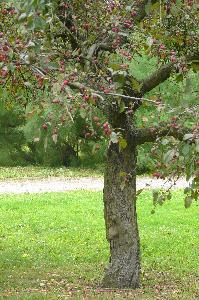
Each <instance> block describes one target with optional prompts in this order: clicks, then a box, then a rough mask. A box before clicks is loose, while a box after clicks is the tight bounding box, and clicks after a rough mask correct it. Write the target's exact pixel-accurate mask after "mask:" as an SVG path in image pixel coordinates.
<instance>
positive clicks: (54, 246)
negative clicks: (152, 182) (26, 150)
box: [0, 191, 199, 300]
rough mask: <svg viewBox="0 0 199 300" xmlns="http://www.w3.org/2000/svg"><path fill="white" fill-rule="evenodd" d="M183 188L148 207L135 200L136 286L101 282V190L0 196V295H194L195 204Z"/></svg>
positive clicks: (197, 267)
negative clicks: (186, 200)
mask: <svg viewBox="0 0 199 300" xmlns="http://www.w3.org/2000/svg"><path fill="white" fill-rule="evenodd" d="M182 196H183V194H182V193H181V192H180V191H175V192H174V196H173V198H172V200H170V201H168V202H167V203H165V204H164V205H163V206H161V207H158V208H157V209H156V212H155V214H151V209H152V200H151V196H150V192H149V191H146V192H145V193H143V194H141V195H140V197H139V199H138V216H139V224H140V236H141V248H142V286H141V288H140V289H138V290H137V291H132V290H126V291H123V292H121V291H119V290H106V289H101V288H100V287H99V282H100V279H101V278H102V275H103V269H104V267H105V265H106V263H107V261H108V244H107V243H106V240H105V233H104V221H103V204H102V194H101V193H99V192H88V191H76V192H68V193H49V194H47V193H46V194H39V195H37V194H34V195H33V194H32V195H31V194H24V195H12V196H10V195H9V196H8V195H7V196H6V195H0V269H1V271H0V274H1V275H0V295H1V296H0V299H21V300H24V299H25V300H26V299H34V300H35V299H36V300H37V299H39V300H40V299H141V300H142V299H188V300H190V299H191V300H192V299H198V298H199V283H198V282H199V207H198V204H197V203H194V204H193V205H192V206H191V207H190V208H189V209H185V208H184V205H183V200H182Z"/></svg>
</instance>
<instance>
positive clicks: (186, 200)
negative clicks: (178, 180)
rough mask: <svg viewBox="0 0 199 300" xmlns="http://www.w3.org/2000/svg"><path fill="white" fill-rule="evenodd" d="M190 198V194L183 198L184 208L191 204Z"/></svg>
mask: <svg viewBox="0 0 199 300" xmlns="http://www.w3.org/2000/svg"><path fill="white" fill-rule="evenodd" d="M192 200H193V199H192V198H191V197H190V196H187V197H185V199H184V206H185V208H189V207H190V206H191V204H192Z"/></svg>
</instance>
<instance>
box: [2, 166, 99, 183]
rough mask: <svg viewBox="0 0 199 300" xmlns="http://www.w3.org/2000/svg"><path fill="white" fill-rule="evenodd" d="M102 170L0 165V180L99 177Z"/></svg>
mask: <svg viewBox="0 0 199 300" xmlns="http://www.w3.org/2000/svg"><path fill="white" fill-rule="evenodd" d="M100 176H102V172H101V171H98V170H94V169H79V168H66V167H62V168H50V167H39V166H28V167H11V168H10V167H0V180H5V179H16V180H19V179H27V178H31V179H37V178H47V177H69V178H71V177H72V178H74V177H100Z"/></svg>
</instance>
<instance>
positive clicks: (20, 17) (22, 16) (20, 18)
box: [18, 12, 27, 22]
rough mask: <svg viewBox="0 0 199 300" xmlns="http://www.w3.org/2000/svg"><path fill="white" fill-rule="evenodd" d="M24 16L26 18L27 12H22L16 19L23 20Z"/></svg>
mask: <svg viewBox="0 0 199 300" xmlns="http://www.w3.org/2000/svg"><path fill="white" fill-rule="evenodd" d="M26 18H27V14H26V13H25V12H24V13H22V14H21V15H20V16H19V18H18V21H19V22H23V21H24V20H25V19H26Z"/></svg>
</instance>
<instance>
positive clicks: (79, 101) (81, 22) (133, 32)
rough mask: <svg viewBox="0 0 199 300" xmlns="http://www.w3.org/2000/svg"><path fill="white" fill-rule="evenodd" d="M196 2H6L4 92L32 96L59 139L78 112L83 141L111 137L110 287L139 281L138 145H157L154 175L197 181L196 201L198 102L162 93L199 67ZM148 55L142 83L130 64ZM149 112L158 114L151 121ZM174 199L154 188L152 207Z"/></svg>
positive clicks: (0, 55) (1, 31)
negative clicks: (166, 85)
mask: <svg viewBox="0 0 199 300" xmlns="http://www.w3.org/2000/svg"><path fill="white" fill-rule="evenodd" d="M196 6H197V5H196V3H195V1H194V0H185V1H181V0H169V1H168V0H167V1H164V0H163V1H156V0H151V1H148V0H135V1H131V0H123V1H122V0H121V1H120V0H110V1H109V0H106V1H105V0H104V1H102V0H96V1H92V0H84V1H83V0H79V1H75V0H74V1H73V0H55V1H51V0H48V1H47V0H37V1H35V0H26V1H23V0H21V1H18V2H17V4H16V7H14V5H13V4H12V5H8V4H5V3H1V10H0V18H1V25H0V26H1V27H0V64H1V79H0V80H1V93H3V90H4V91H5V90H6V91H7V90H9V92H10V93H11V94H12V95H13V96H14V99H15V101H20V99H21V98H20V97H21V94H22V91H24V92H26V93H28V95H29V96H28V97H26V99H27V100H26V101H31V103H32V105H33V106H34V107H35V108H34V110H33V111H32V113H35V114H40V115H41V114H42V115H44V116H45V122H44V124H43V125H42V130H43V131H44V132H46V133H47V132H48V133H50V135H51V136H52V138H53V140H54V142H56V141H57V138H59V131H60V130H61V128H63V126H65V128H67V127H70V126H71V124H73V123H74V122H75V119H76V117H77V115H80V116H81V118H82V119H83V120H84V121H85V122H84V123H85V124H84V125H85V126H84V128H83V134H84V135H85V138H86V139H88V140H90V139H93V140H97V139H99V138H106V139H108V140H109V143H108V149H107V159H106V169H105V175H104V192H103V199H104V218H105V224H106V238H107V241H108V242H109V244H110V261H109V265H108V267H107V268H106V270H105V274H104V278H103V282H102V284H103V285H104V286H106V287H118V288H126V287H132V288H136V287H138V286H139V283H140V270H141V267H140V241H139V233H138V224H137V213H136V196H137V194H139V193H140V191H137V193H136V160H137V150H138V149H139V148H138V147H139V145H142V144H144V143H148V142H150V143H154V144H153V147H152V149H151V153H149V155H152V156H154V159H156V160H157V171H156V172H155V173H154V174H153V175H154V177H157V178H162V179H164V178H165V179H166V180H172V179H173V178H174V180H176V179H177V178H178V177H179V176H181V175H182V174H185V176H186V178H187V180H189V181H190V183H189V187H187V188H186V189H185V206H186V207H189V206H190V204H191V202H192V201H193V200H197V196H198V182H199V177H198V176H199V175H198V165H199V160H198V158H197V155H198V152H199V136H198V128H199V124H198V106H197V99H196V98H195V97H194V96H193V97H189V98H188V97H184V96H183V97H182V98H181V99H177V98H176V95H174V94H173V95H170V99H169V100H168V99H165V97H164V94H163V95H160V94H158V92H157V91H158V89H157V87H159V86H161V84H162V83H164V82H166V81H167V80H170V81H171V82H173V84H176V82H178V83H179V84H182V83H183V82H184V81H186V79H187V78H188V77H189V74H192V73H194V72H196V71H197V68H198V59H199V53H198V48H197V47H198V39H197V35H196V31H197V28H198V21H197V7H196ZM142 57H147V58H148V59H147V61H146V66H145V67H146V68H147V63H150V60H151V59H152V60H153V61H154V64H155V65H154V68H153V70H151V72H150V74H147V76H145V77H144V78H142V79H140V78H138V77H137V76H136V74H134V72H133V70H132V68H131V67H130V66H131V62H132V61H134V60H139V59H140V58H142ZM189 85H190V80H189ZM146 110H152V112H153V113H152V115H153V116H151V118H147V117H146V116H145V111H146ZM98 112H101V115H103V117H101V115H100V114H99V113H98ZM141 121H142V122H141ZM97 148H98V146H97V147H96V149H97ZM160 149H161V151H159V150H160ZM157 153H161V154H160V156H159V157H158V158H157ZM171 165H175V170H174V169H173V168H170V166H171ZM170 197H171V193H170V189H168V190H162V191H155V192H154V193H153V201H154V208H155V206H156V205H158V204H162V203H163V202H164V201H165V200H166V199H169V198H170Z"/></svg>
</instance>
